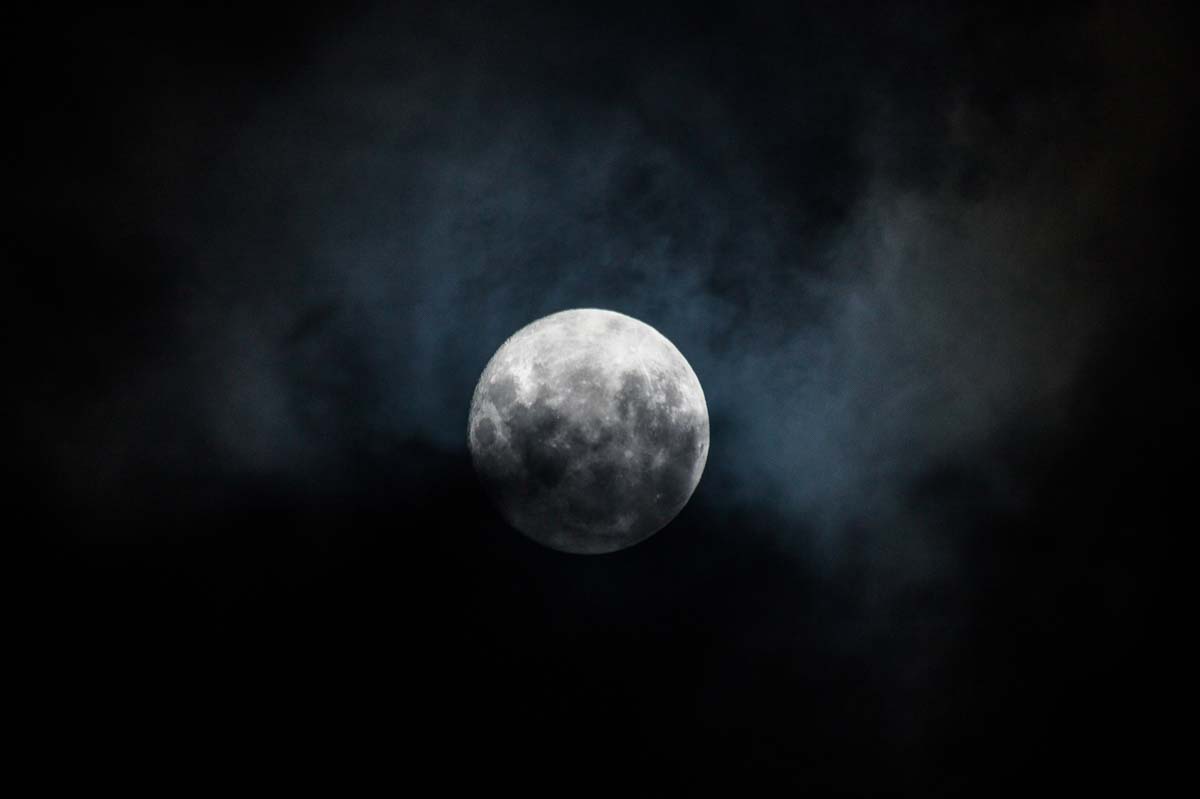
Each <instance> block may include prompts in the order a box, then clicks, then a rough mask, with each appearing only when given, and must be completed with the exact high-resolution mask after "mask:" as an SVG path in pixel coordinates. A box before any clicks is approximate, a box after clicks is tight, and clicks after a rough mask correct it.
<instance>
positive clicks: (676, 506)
mask: <svg viewBox="0 0 1200 799" xmlns="http://www.w3.org/2000/svg"><path fill="white" fill-rule="evenodd" d="M468 442H469V445H470V450H471V459H472V461H473V462H474V465H475V470H476V471H477V472H478V474H479V478H480V481H481V482H482V483H483V486H484V489H485V490H486V492H487V493H488V495H489V496H490V497H491V499H492V501H493V502H494V503H495V505H496V507H497V508H498V509H499V511H500V513H501V515H502V516H503V517H504V518H505V519H506V520H507V521H508V522H509V524H511V525H512V526H513V527H515V528H516V529H517V530H520V531H521V532H522V533H524V534H525V535H526V536H528V537H529V538H532V539H533V540H534V541H537V542H538V543H540V544H543V545H545V546H547V547H550V548H552V549H557V550H560V551H562V552H572V553H579V554H601V553H606V552H615V551H617V550H620V549H624V548H626V547H629V546H633V545H634V544H636V543H638V542H639V541H643V540H645V539H647V538H649V537H650V536H652V535H653V534H654V533H656V532H658V531H659V530H660V529H662V528H663V527H664V526H665V525H666V524H667V523H668V522H670V521H671V520H672V519H674V518H675V516H676V515H677V514H678V513H679V511H680V510H682V509H683V507H684V505H686V504H687V502H688V500H689V499H690V498H691V496H692V492H693V491H695V489H696V485H697V484H698V483H699V482H700V475H701V473H703V471H704V464H705V462H706V461H707V459H708V406H707V405H706V404H705V401H704V391H703V390H702V389H701V388H700V381H699V380H698V379H697V378H696V373H695V372H693V371H692V367H691V365H689V364H688V362H687V360H686V359H685V358H684V357H683V355H682V354H681V353H680V352H679V350H678V349H676V348H675V345H673V344H672V343H671V342H670V341H668V340H667V339H666V337H665V336H663V335H662V334H661V333H659V332H658V331H657V330H655V329H654V328H652V327H651V326H650V325H647V324H645V323H644V322H640V321H638V320H637V319H634V318H632V317H629V316H625V315H624V314H620V313H616V312H614V311H605V310H600V309H595V308H579V309H574V310H569V311H562V312H560V313H555V314H551V315H550V316H546V317H543V318H542V319H538V320H537V321H535V322H533V323H531V324H529V325H527V326H525V327H523V328H521V329H520V330H518V331H517V332H516V333H514V334H513V335H512V336H511V337H510V338H509V339H508V340H507V341H505V342H504V344H503V345H502V346H501V347H500V349H499V350H497V351H496V354H495V355H494V356H492V359H491V360H490V361H489V362H488V364H487V367H486V368H484V370H483V374H482V375H481V376H480V378H479V383H478V384H477V385H476V387H475V394H474V396H473V397H472V399H471V413H470V419H469V421H468Z"/></svg>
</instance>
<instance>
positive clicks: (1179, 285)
mask: <svg viewBox="0 0 1200 799" xmlns="http://www.w3.org/2000/svg"><path fill="white" fill-rule="evenodd" d="M985 5H986V6H989V7H990V6H995V5H999V4H968V3H961V4H957V3H938V2H929V3H856V2H847V3H802V2H801V3H786V4H779V5H769V4H759V3H754V2H742V3H733V4H729V5H727V6H722V7H701V6H699V5H689V6H688V7H687V8H686V9H684V8H672V7H669V6H665V5H660V4H658V3H655V2H641V3H630V4H622V3H617V4H603V5H600V6H596V7H592V6H590V5H587V4H571V3H559V4H545V5H544V6H540V7H539V6H536V5H524V6H521V7H520V9H519V10H517V9H516V7H504V6H500V5H491V4H471V3H457V2H438V3H419V4H387V3H381V4H378V5H372V4H353V3H350V4H347V3H342V4H338V5H337V6H336V7H329V8H324V9H320V10H314V11H307V10H306V11H303V12H298V11H297V10H295V9H293V8H290V7H289V5H288V4H283V3H280V4H277V5H259V6H255V7H253V8H247V7H228V8H226V7H221V6H207V7H186V8H184V7H177V6H172V7H167V6H164V5H162V4H155V5H154V6H153V7H151V8H148V9H146V8H143V9H128V8H127V9H124V10H118V11H111V10H110V11H104V12H95V13H91V14H88V15H83V16H70V15H68V14H66V13H65V12H63V11H62V10H60V9H37V10H34V11H31V12H23V13H20V14H17V15H16V16H15V17H14V18H13V20H12V25H11V31H10V35H11V36H13V37H15V38H16V39H17V40H18V41H19V42H22V43H23V46H20V47H18V48H16V49H14V50H12V51H11V52H10V59H11V60H12V62H13V66H11V67H10V74H12V75H15V76H16V79H15V81H14V83H15V86H14V88H13V89H12V91H11V92H10V93H9V95H8V102H7V105H8V108H9V110H10V115H11V116H13V117H14V119H15V120H16V126H15V127H16V133H17V136H18V148H17V150H16V151H15V153H12V152H10V164H11V165H12V166H13V167H15V171H16V181H15V183H14V184H13V185H14V189H13V190H12V191H10V194H12V195H13V196H14V197H15V199H16V205H17V208H16V210H15V212H11V213H10V214H9V217H8V219H9V224H10V225H11V227H12V230H11V232H10V234H9V235H8V236H6V243H5V250H6V260H7V261H8V262H9V263H10V265H11V267H12V272H11V274H13V275H15V279H14V280H12V281H11V282H10V284H9V285H10V290H9V296H10V297H15V298H16V302H15V306H14V304H13V303H10V307H15V313H12V312H10V314H9V317H8V326H9V328H10V330H11V331H12V333H13V335H11V336H10V338H11V339H12V341H13V344H15V347H13V349H14V354H13V355H12V356H10V359H9V360H10V363H12V364H13V365H14V367H15V368H10V370H9V372H10V374H11V373H15V374H17V375H18V376H19V377H18V379H17V380H16V381H15V383H14V384H13V385H12V386H10V389H9V396H10V402H11V403H12V404H13V406H14V411H13V412H12V413H10V417H9V418H10V419H12V420H13V424H14V425H15V426H16V428H17V436H16V439H15V442H16V445H15V447H13V448H12V451H13V454H12V455H11V456H10V461H9V481H8V482H9V483H10V485H11V486H15V487H16V488H17V491H16V494H17V499H16V501H15V508H14V518H16V519H19V520H21V521H20V522H19V524H17V525H16V528H17V529H16V530H15V531H13V530H11V529H10V536H17V537H25V536H28V537H29V538H31V539H33V540H36V541H38V542H46V543H48V546H46V547H39V551H40V553H41V554H39V556H38V560H37V561H36V562H35V564H34V565H35V566H36V567H38V568H37V572H36V573H37V575H38V588H37V589H35V590H32V591H31V592H30V593H28V594H27V596H26V598H25V599H24V600H23V601H22V602H21V607H22V608H23V610H22V611H21V615H22V616H23V618H24V619H25V620H26V621H28V622H30V623H29V624H28V625H27V626H28V628H29V629H30V631H31V632H32V633H33V635H34V638H33V643H32V644H31V646H29V647H28V648H27V650H26V651H28V652H29V653H30V662H31V665H32V667H33V668H32V673H33V674H34V675H36V676H35V678H33V679H30V680H28V681H25V682H22V683H21V684H20V685H21V690H22V692H23V694H24V695H25V697H26V698H28V699H29V700H31V701H32V704H33V705H34V706H36V707H37V708H38V711H37V712H36V713H34V714H32V716H31V721H30V723H29V726H28V728H27V732H28V734H27V735H26V736H25V737H26V739H27V740H28V741H30V742H32V743H33V748H34V750H35V751H36V753H37V754H38V756H39V758H40V759H39V761H38V762H39V763H44V766H42V768H43V771H44V773H45V774H48V775H53V776H55V777H56V778H57V777H67V778H69V777H82V778H84V779H86V780H90V781H95V782H101V781H103V780H105V779H107V778H110V777H112V778H121V779H128V778H135V779H138V780H143V781H149V782H152V783H155V784H160V785H178V784H190V783H193V782H196V781H198V780H216V781H217V782H218V783H222V784H229V783H228V781H229V780H231V779H238V780H241V779H243V778H246V777H251V775H253V779H254V780H255V781H256V782H257V781H265V782H264V783H263V784H267V785H270V784H271V783H274V782H276V781H281V780H282V781H292V780H296V779H297V778H299V779H300V780H301V781H303V782H310V781H315V780H318V779H320V778H326V779H329V780H330V781H331V784H332V785H334V786H339V785H340V786H342V787H343V788H345V785H346V781H356V782H357V781H362V782H382V783H383V784H384V785H385V786H387V787H399V788H404V787H407V786H409V785H419V784H423V783H424V782H425V781H426V780H429V779H433V780H435V784H440V785H443V786H447V788H448V787H449V786H450V785H457V784H459V783H465V782H476V781H478V782H480V783H482V784H483V785H485V786H490V787H492V788H495V789H499V787H500V786H502V785H504V784H509V783H511V784H513V785H516V786H520V787H522V788H524V789H528V790H531V791H536V790H538V789H551V790H554V791H556V792H568V791H575V790H578V789H580V788H581V787H586V788H597V787H598V788H611V789H616V790H625V791H634V792H636V791H638V790H651V789H659V790H669V789H675V790H684V789H687V790H692V791H696V790H700V789H707V788H712V787H717V788H721V789H724V790H725V791H727V792H730V793H732V792H736V791H741V792H751V793H752V792H754V791H755V790H756V789H767V788H771V787H775V788H780V787H787V788H789V789H811V790H812V791H814V792H816V793H817V794H828V793H837V794H841V795H846V794H851V795H853V794H868V793H879V792H889V793H913V794H919V795H929V794H931V793H941V792H947V793H949V792H957V791H966V792H968V794H978V793H980V792H983V791H985V790H993V789H998V788H1005V787H1015V788H1022V789H1029V790H1032V787H1031V786H1046V785H1055V786H1063V787H1069V788H1071V789H1072V790H1078V789H1081V788H1084V787H1086V786H1090V785H1093V784H1094V785H1110V784H1113V783H1115V782H1119V781H1126V780H1127V781H1129V782H1130V783H1131V784H1136V785H1140V786H1142V787H1143V788H1144V787H1145V785H1146V784H1147V783H1148V782H1149V783H1152V782H1153V781H1154V780H1155V779H1156V778H1157V775H1159V774H1161V773H1162V763H1161V761H1162V760H1163V759H1165V758H1168V755H1167V752H1168V751H1169V750H1168V746H1167V745H1166V744H1165V743H1163V742H1162V741H1160V739H1159V735H1160V734H1162V732H1163V731H1164V728H1163V726H1162V723H1161V714H1162V713H1163V712H1164V706H1167V705H1169V704H1170V703H1171V702H1173V701H1174V699H1173V697H1174V693H1173V691H1174V689H1173V688H1172V682H1171V672H1170V670H1171V667H1170V665H1169V663H1170V661H1171V660H1172V658H1171V657H1170V656H1169V655H1168V652H1169V650H1170V645H1169V644H1168V643H1167V642H1168V641H1170V640H1171V638H1172V636H1176V637H1177V636H1178V634H1179V633H1178V629H1177V628H1174V627H1173V624H1172V623H1168V621H1167V617H1166V616H1164V615H1163V614H1162V612H1161V610H1160V608H1161V604H1162V603H1161V600H1163V599H1164V596H1163V589H1164V588H1170V587H1171V586H1172V583H1171V581H1170V580H1169V579H1167V577H1166V573H1167V570H1166V569H1165V565H1166V563H1167V562H1168V561H1169V560H1170V559H1171V558H1172V557H1175V553H1174V547H1175V544H1176V542H1178V541H1179V540H1180V539H1181V538H1183V537H1184V536H1183V533H1184V532H1185V530H1186V529H1188V528H1190V526H1191V525H1190V524H1187V523H1186V522H1183V521H1180V520H1179V519H1180V517H1183V518H1185V519H1186V518H1188V517H1187V516H1186V515H1185V513H1189V514H1190V511H1191V506H1190V503H1189V499H1190V498H1191V497H1192V496H1194V486H1193V484H1192V483H1193V481H1192V480H1191V479H1189V478H1192V477H1193V476H1194V471H1195V469H1194V452H1195V449H1194V438H1195V437H1194V429H1193V428H1194V420H1195V416H1196V412H1197V401H1196V397H1197V393H1196V389H1197V374H1196V364H1197V362H1198V360H1197V353H1196V352H1195V348H1194V347H1193V346H1192V345H1190V344H1188V343H1187V341H1188V337H1189V335H1190V333H1191V332H1192V328H1193V327H1194V321H1193V318H1192V316H1191V312H1192V311H1193V309H1194V306H1195V297H1196V288H1197V287H1196V279H1195V276H1194V270H1193V269H1192V262H1193V261H1194V253H1193V252H1192V250H1193V249H1194V248H1193V247H1192V246H1191V245H1190V244H1189V243H1187V242H1186V241H1185V238H1188V236H1187V235H1186V234H1189V233H1190V232H1191V230H1190V228H1191V227H1192V219H1191V216H1192V207H1191V205H1192V199H1191V198H1192V195H1193V193H1194V185H1195V183H1194V167H1195V152H1194V146H1193V142H1194V141H1195V140H1197V139H1198V138H1200V136H1198V133H1200V131H1197V130H1196V124H1195V120H1196V119H1197V117H1196V115H1195V113H1194V112H1195V108H1196V104H1195V99H1196V97H1195V91H1194V89H1195V75H1194V73H1195V63H1194V55H1193V53H1192V52H1191V46H1192V42H1191V40H1190V39H1191V37H1190V36H1189V35H1188V32H1187V31H1188V26H1187V25H1186V24H1185V20H1184V19H1183V18H1182V17H1181V13H1182V12H1181V10H1180V9H1179V8H1176V7H1174V6H1171V5H1168V4H1152V3H1142V4H1137V6H1138V7H1136V8H1135V7H1134V4H1132V3H1114V4H1111V5H1105V4H1096V3H1086V2H1080V3H1068V4H1054V3H1033V4H1003V6H1004V8H1003V9H1001V8H977V7H976V6H985ZM10 125H11V123H10ZM580 306H586V307H604V308H611V309H614V310H618V311H621V312H624V313H627V314H630V315H633V316H635V317H637V318H639V319H642V320H643V321H646V322H647V323H649V324H651V325H653V326H655V327H656V328H658V329H659V330H660V331H661V332H663V333H664V334H665V335H666V336H668V337H669V338H670V339H671V340H672V341H673V342H674V343H675V344H676V345H677V346H678V347H679V348H680V350H682V352H683V353H684V354H685V355H686V356H687V358H688V360H689V361H690V362H691V364H692V366H693V367H694V369H695V371H696V373H697V375H698V376H699V378H700V380H701V382H702V384H703V386H704V389H705V392H706V395H707V398H708V403H709V410H710V414H711V421H712V442H711V454H710V456H709V461H708V467H707V470H706V472H705V475H704V477H703V479H702V481H701V483H700V486H699V488H698V489H697V492H696V494H695V495H694V497H693V499H692V501H691V503H690V504H689V505H688V507H687V508H686V509H685V510H684V511H683V513H682V514H681V515H680V516H679V517H678V518H677V519H676V520H675V521H674V522H673V523H672V524H671V525H669V526H668V527H667V528H666V529H664V530H663V531H662V532H660V533H659V534H658V535H656V536H654V537H653V538H651V539H650V540H648V541H647V542H645V543H643V544H641V545H638V546H636V547H634V548H632V549H629V550H627V551H624V552H621V553H617V554H615V555H607V556H600V557H578V556H569V555H563V554H560V553H556V552H552V551H549V550H544V549H541V548H539V547H538V546H537V545H535V544H533V543H532V542H530V541H527V540H526V539H524V538H522V537H521V536H520V535H518V534H517V533H515V532H514V531H512V530H511V529H509V528H507V527H506V526H505V525H504V523H503V522H502V521H501V520H500V518H499V517H498V516H497V514H496V513H495V512H494V511H493V510H492V509H491V508H490V507H489V506H488V504H487V502H486V500H485V499H484V498H483V496H482V494H481V491H480V488H479V486H478V484H477V482H476V480H475V477H474V475H473V474H472V471H471V465H470V460H469V457H468V454H467V450H466V440H465V435H466V414H467V407H468V404H469V402H470V396H471V390H472V388H473V386H474V383H475V380H476V379H477V378H478V376H479V373H480V371H481V370H482V368H483V366H484V364H485V363H486V362H487V360H488V358H489V357H490V356H491V354H492V353H493V352H494V351H495V349H496V348H497V347H498V346H499V345H500V344H501V343H502V342H503V340H504V339H505V337H507V336H508V335H509V334H510V333H512V332H513V331H515V330H516V329H517V328H519V327H521V326H522V325H524V324H526V323H528V322H530V321H532V320H533V319H535V318H537V317H539V316H542V315H545V314H547V313H550V312H553V311H556V310H561V309H564V308H570V307H580ZM10 346H11V345H10ZM1185 456H1188V457H1190V458H1192V460H1193V465H1192V466H1191V467H1190V471H1188V470H1187V469H1185V468H1183V467H1182V466H1181V463H1185V462H1186V460H1185ZM43 565H44V566H45V568H44V569H42V568H41V567H42V566H43Z"/></svg>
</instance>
